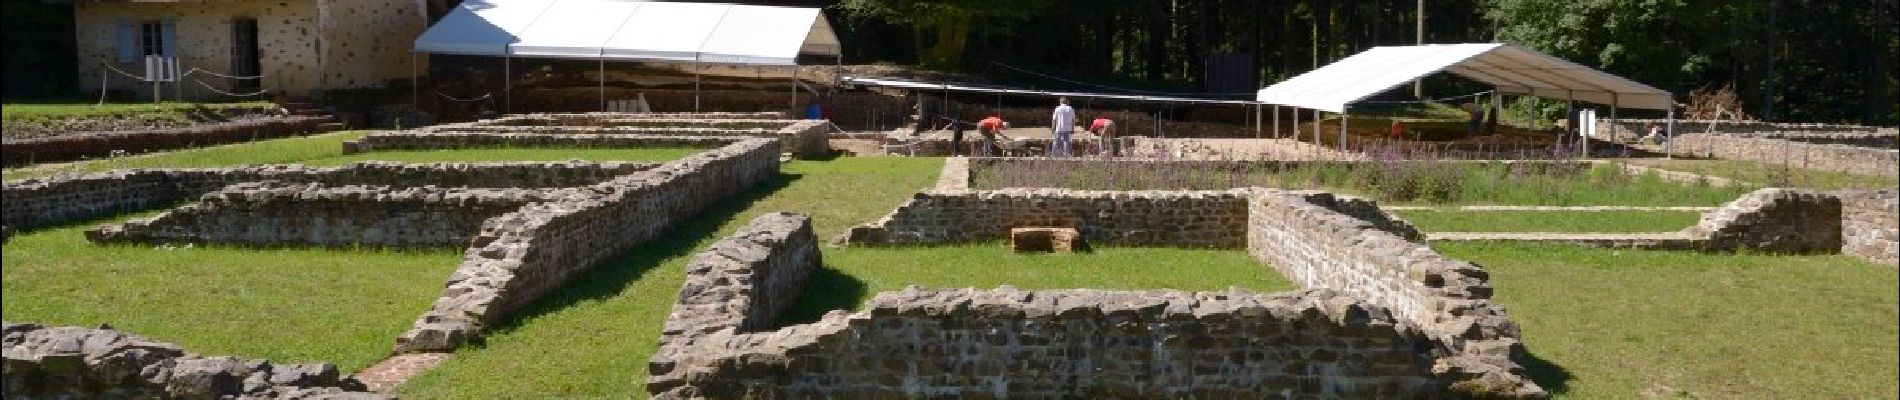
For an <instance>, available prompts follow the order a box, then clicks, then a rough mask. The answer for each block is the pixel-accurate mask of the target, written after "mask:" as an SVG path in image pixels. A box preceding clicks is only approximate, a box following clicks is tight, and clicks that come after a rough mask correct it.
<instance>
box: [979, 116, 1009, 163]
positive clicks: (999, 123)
mask: <svg viewBox="0 0 1900 400" xmlns="http://www.w3.org/2000/svg"><path fill="white" fill-rule="evenodd" d="M1008 127H1009V123H1008V122H1003V118H1002V117H998V116H996V115H994V114H992V115H990V116H989V118H984V119H983V120H982V121H977V123H976V129H977V133H979V134H982V135H983V155H984V156H988V157H995V156H996V155H997V150H999V149H1001V148H1002V145H1001V144H998V143H997V142H996V138H997V137H998V136H1001V137H1002V138H1003V139H1004V140H1009V135H1005V134H1003V129H1005V128H1008Z"/></svg>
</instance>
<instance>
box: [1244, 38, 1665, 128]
mask: <svg viewBox="0 0 1900 400" xmlns="http://www.w3.org/2000/svg"><path fill="white" fill-rule="evenodd" d="M1439 72H1450V73H1452V74H1455V75H1458V76H1462V77H1465V78H1468V79H1471V80H1475V81H1478V82H1482V83H1485V84H1489V85H1492V86H1495V87H1496V88H1497V90H1498V92H1499V93H1506V94H1520V95H1533V96H1541V97H1548V98H1557V99H1574V100H1578V101H1586V102H1591V103H1598V104H1605V105H1612V104H1613V105H1616V106H1618V107H1625V108H1642V109H1653V110H1667V109H1669V107H1670V105H1671V104H1672V103H1673V102H1672V99H1671V97H1670V94H1669V92H1666V91H1663V90H1661V89H1657V88H1654V87H1651V86H1649V85H1644V84H1642V83H1637V82H1635V81H1631V80H1628V79H1624V78H1623V77H1619V76H1616V75H1611V74H1609V73H1605V72H1603V71H1598V70H1595V69H1592V68H1590V67H1585V66H1582V65H1578V64H1577V63H1573V62H1569V61H1565V60H1563V59H1560V58H1557V57H1553V56H1550V55H1547V54H1543V53H1539V52H1536V51H1533V50H1529V49H1525V48H1522V47H1518V46H1515V45H1510V44H1503V43H1468V44H1434V45H1423V46H1382V47H1374V48H1372V49H1371V50H1366V51H1365V52H1361V53H1359V54H1354V55H1352V56H1351V57H1346V59H1343V60H1339V61H1338V62H1334V63H1332V64H1329V65H1326V66H1325V67H1321V68H1320V69H1316V70H1313V71H1311V72H1307V73H1305V74H1301V75H1300V76H1296V77H1293V79H1288V80H1286V81H1283V82H1280V83H1276V84H1274V85H1273V86H1268V87H1267V88H1265V89H1260V92H1259V94H1258V95H1257V96H1256V97H1255V99H1256V100H1259V101H1261V102H1264V103H1268V104H1279V105H1288V106H1294V107H1300V108H1308V109H1315V110H1321V111H1331V112H1345V110H1346V107H1347V106H1348V105H1350V104H1353V103H1356V102H1359V101H1361V100H1365V99H1366V98H1368V97H1371V96H1373V95H1376V94H1379V93H1381V92H1385V91H1387V90H1392V89H1393V88H1396V87H1399V86H1402V85H1405V84H1408V83H1411V82H1412V81H1413V80H1415V79H1419V78H1422V77H1425V76H1428V75H1431V74H1435V73H1439Z"/></svg>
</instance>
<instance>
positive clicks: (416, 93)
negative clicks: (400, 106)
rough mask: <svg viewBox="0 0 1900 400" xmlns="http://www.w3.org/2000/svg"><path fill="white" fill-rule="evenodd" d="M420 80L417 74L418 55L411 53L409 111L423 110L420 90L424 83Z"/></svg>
mask: <svg viewBox="0 0 1900 400" xmlns="http://www.w3.org/2000/svg"><path fill="white" fill-rule="evenodd" d="M420 79H422V78H421V77H420V75H418V74H417V73H416V53H414V52H411V53H409V109H411V110H421V109H422V100H421V99H422V97H421V95H420V93H421V92H420V90H421V89H419V88H420V87H422V83H421V82H420Z"/></svg>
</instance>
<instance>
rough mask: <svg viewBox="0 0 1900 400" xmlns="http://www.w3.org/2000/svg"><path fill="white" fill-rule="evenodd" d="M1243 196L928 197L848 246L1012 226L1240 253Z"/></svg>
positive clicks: (857, 230)
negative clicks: (1233, 249) (1061, 230)
mask: <svg viewBox="0 0 1900 400" xmlns="http://www.w3.org/2000/svg"><path fill="white" fill-rule="evenodd" d="M1250 193H1251V191H1250V190H1249V189H1235V190H1210V191H1130V192H1111V191H1080V190H1064V189H1002V190H988V191H973V190H928V191H924V192H921V193H918V194H917V195H916V196H913V197H912V198H911V199H910V201H908V202H906V203H905V204H904V205H901V206H898V207H897V209H896V210H894V211H892V212H891V213H890V215H887V216H885V217H884V218H882V219H879V220H878V221H876V222H872V223H870V224H866V225H862V226H858V227H854V228H851V230H850V231H849V232H847V233H846V237H845V238H843V242H844V243H849V244H854V245H905V244H933V243H958V242H979V241H1000V240H1003V239H1004V238H1005V237H1007V236H1008V234H1009V229H1010V228H1017V227H1064V228H1075V229H1076V230H1077V231H1079V232H1081V233H1082V237H1083V238H1086V239H1087V240H1088V241H1089V242H1090V243H1098V244H1106V245H1116V246H1183V247H1214V248H1241V247H1243V246H1245V244H1246V231H1247V197H1248V196H1249V195H1250Z"/></svg>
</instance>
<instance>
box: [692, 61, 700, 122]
mask: <svg viewBox="0 0 1900 400" xmlns="http://www.w3.org/2000/svg"><path fill="white" fill-rule="evenodd" d="M693 112H699V60H693Z"/></svg>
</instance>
